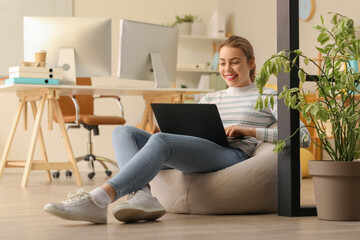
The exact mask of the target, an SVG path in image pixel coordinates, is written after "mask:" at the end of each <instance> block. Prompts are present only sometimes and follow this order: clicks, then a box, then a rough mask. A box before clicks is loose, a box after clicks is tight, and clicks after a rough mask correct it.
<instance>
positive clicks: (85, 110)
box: [53, 78, 126, 179]
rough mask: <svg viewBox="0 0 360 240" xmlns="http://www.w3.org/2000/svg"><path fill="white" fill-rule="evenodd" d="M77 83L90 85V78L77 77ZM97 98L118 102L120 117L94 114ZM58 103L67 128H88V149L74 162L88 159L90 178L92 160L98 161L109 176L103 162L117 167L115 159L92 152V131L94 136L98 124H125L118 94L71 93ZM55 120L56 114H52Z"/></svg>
mask: <svg viewBox="0 0 360 240" xmlns="http://www.w3.org/2000/svg"><path fill="white" fill-rule="evenodd" d="M76 84H77V85H91V79H90V78H77V79H76ZM97 98H113V99H115V100H116V102H117V103H118V106H119V108H120V111H121V117H119V116H98V115H95V114H94V100H95V99H97ZM59 104H60V108H61V112H62V114H63V117H64V122H65V124H67V125H68V127H67V129H72V128H80V127H81V126H83V127H84V128H85V129H86V130H88V150H87V154H86V155H85V156H81V157H77V158H76V162H79V161H82V160H84V161H88V162H89V167H90V169H91V172H90V173H89V174H88V178H89V179H92V178H93V177H94V176H95V171H94V162H95V161H98V162H99V163H100V164H101V165H102V166H103V167H104V169H105V173H106V175H107V176H111V174H112V172H111V171H110V170H109V169H108V167H107V166H106V164H105V163H110V164H112V165H114V166H116V167H117V164H116V162H115V161H113V160H110V159H108V158H105V157H100V156H95V155H94V154H93V143H92V133H91V132H93V134H94V136H97V135H99V125H123V124H125V122H126V121H125V119H124V118H123V117H124V111H123V107H122V104H121V101H120V98H119V97H118V96H108V95H105V96H102V95H101V96H99V97H94V96H93V95H73V96H60V99H59ZM54 119H55V121H57V119H56V116H54ZM109 141H110V140H109ZM65 175H66V176H71V175H72V172H71V171H69V170H68V171H66V173H65ZM59 176H60V172H59V171H57V172H54V173H53V177H54V178H58V177H59Z"/></svg>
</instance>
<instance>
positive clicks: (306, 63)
mask: <svg viewBox="0 0 360 240" xmlns="http://www.w3.org/2000/svg"><path fill="white" fill-rule="evenodd" d="M304 64H305V66H308V65H309V58H307V57H305V58H304Z"/></svg>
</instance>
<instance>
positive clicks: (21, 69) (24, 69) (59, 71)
mask: <svg viewBox="0 0 360 240" xmlns="http://www.w3.org/2000/svg"><path fill="white" fill-rule="evenodd" d="M63 71H64V70H63V69H62V68H49V67H29V66H15V67H9V73H13V72H32V73H52V74H62V73H63Z"/></svg>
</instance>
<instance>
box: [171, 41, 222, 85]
mask: <svg viewBox="0 0 360 240" xmlns="http://www.w3.org/2000/svg"><path fill="white" fill-rule="evenodd" d="M225 40H226V38H214V37H208V36H194V35H179V41H178V68H177V76H176V87H180V86H181V85H182V84H186V86H187V87H189V88H196V87H197V86H198V84H199V80H200V77H201V75H202V74H216V73H218V71H217V70H211V69H210V67H208V68H205V66H207V65H209V64H211V62H212V60H213V57H214V54H215V52H216V49H217V46H218V45H219V44H220V43H222V42H224V41H225ZM184 66H186V67H184Z"/></svg>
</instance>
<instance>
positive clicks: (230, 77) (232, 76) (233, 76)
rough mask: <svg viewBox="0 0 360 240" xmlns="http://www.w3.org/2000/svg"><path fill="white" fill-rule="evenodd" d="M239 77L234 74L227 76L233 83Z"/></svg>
mask: <svg viewBox="0 0 360 240" xmlns="http://www.w3.org/2000/svg"><path fill="white" fill-rule="evenodd" d="M237 76H238V75H236V74H234V75H225V78H226V80H229V81H232V80H234V79H235V78H236V77H237Z"/></svg>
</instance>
